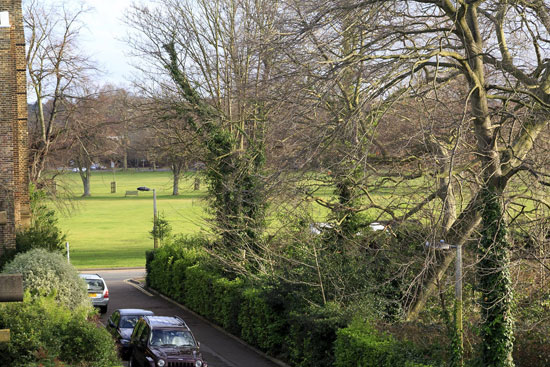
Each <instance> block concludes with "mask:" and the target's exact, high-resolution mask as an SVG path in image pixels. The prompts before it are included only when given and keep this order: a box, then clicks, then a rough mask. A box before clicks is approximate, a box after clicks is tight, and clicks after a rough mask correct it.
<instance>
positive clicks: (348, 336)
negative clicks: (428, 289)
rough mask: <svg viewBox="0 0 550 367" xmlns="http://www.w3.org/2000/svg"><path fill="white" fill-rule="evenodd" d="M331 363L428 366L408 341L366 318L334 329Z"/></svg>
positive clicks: (367, 366)
mask: <svg viewBox="0 0 550 367" xmlns="http://www.w3.org/2000/svg"><path fill="white" fill-rule="evenodd" d="M335 358H336V360H335V364H334V365H335V366H336V367H348V366H361V367H394V366H404V367H428V366H435V365H433V364H429V363H425V361H424V360H423V359H424V356H423V355H422V354H421V353H420V352H419V351H417V350H416V348H415V346H414V345H413V344H412V343H410V342H406V341H405V342H403V341H399V340H397V339H395V338H394V337H393V336H392V335H390V334H386V333H381V332H379V331H378V330H376V329H375V328H374V327H373V326H372V325H370V324H369V323H368V322H366V321H362V320H355V321H353V322H352V323H351V324H350V325H349V326H348V327H346V328H343V329H340V330H338V332H337V338H336V342H335Z"/></svg>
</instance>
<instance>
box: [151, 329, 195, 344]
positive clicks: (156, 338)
mask: <svg viewBox="0 0 550 367" xmlns="http://www.w3.org/2000/svg"><path fill="white" fill-rule="evenodd" d="M151 345H153V346H156V347H167V346H170V347H172V346H173V347H194V346H195V340H194V339H193V335H191V333H190V332H189V331H185V330H153V333H152V334H151Z"/></svg>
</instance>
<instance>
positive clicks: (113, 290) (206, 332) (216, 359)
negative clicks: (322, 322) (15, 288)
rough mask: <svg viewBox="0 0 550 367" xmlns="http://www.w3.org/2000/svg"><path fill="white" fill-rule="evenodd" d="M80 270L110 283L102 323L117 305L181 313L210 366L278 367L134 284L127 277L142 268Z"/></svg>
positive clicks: (140, 273)
mask: <svg viewBox="0 0 550 367" xmlns="http://www.w3.org/2000/svg"><path fill="white" fill-rule="evenodd" d="M82 272H83V273H94V274H95V273H97V274H99V275H101V276H102V277H103V278H104V279H105V281H106V282H107V286H108V287H109V296H110V301H109V309H108V311H107V313H106V314H105V315H103V316H102V317H101V321H102V322H103V323H104V324H105V322H106V320H107V318H108V317H109V315H110V314H111V312H113V311H114V310H115V309H118V308H144V309H147V310H151V311H153V312H154V313H155V314H156V315H166V316H174V315H176V316H180V317H181V318H183V319H184V320H185V322H186V323H187V325H189V327H190V328H191V330H192V331H193V333H194V334H195V338H196V339H197V340H198V341H199V342H200V343H201V351H202V354H203V357H204V359H205V360H206V361H207V362H208V366H209V367H277V366H280V364H277V363H275V362H274V361H272V360H270V359H268V358H266V357H265V356H263V355H262V354H261V353H258V352H257V351H255V350H253V349H252V348H250V347H248V346H246V345H245V344H243V343H242V342H240V341H238V340H236V339H235V338H233V337H231V336H229V335H227V334H226V333H225V332H223V331H221V330H219V329H218V328H216V327H214V326H213V325H211V324H210V323H208V322H207V321H205V320H203V319H201V318H200V317H197V316H196V315H194V314H192V313H191V312H188V311H186V310H185V309H183V308H182V307H180V306H178V305H176V304H174V303H172V302H170V301H168V300H166V299H164V298H162V297H160V296H157V295H155V294H152V293H149V292H147V291H145V290H143V289H141V288H140V287H139V286H137V285H135V284H133V283H132V282H130V281H129V279H139V278H142V277H144V275H145V272H144V270H143V269H121V270H94V271H82Z"/></svg>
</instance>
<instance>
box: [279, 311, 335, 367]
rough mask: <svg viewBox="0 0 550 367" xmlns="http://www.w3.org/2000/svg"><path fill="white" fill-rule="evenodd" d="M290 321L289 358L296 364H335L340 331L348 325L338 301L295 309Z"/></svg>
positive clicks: (301, 366) (302, 366)
mask: <svg viewBox="0 0 550 367" xmlns="http://www.w3.org/2000/svg"><path fill="white" fill-rule="evenodd" d="M289 324H290V330H289V332H288V336H287V341H286V345H288V348H289V349H288V351H287V353H288V356H287V357H286V358H285V359H286V360H288V361H289V362H291V364H292V365H293V366H296V367H332V366H334V342H335V341H336V332H337V330H338V329H340V328H342V327H345V326H346V324H345V318H344V316H343V315H341V312H340V310H339V307H338V306H337V305H334V304H327V305H326V306H325V307H310V309H308V310H304V311H302V312H300V313H297V312H294V313H291V314H290V320H289Z"/></svg>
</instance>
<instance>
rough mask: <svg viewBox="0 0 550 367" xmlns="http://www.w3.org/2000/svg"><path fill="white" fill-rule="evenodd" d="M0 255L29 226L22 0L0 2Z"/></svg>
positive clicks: (12, 245)
mask: <svg viewBox="0 0 550 367" xmlns="http://www.w3.org/2000/svg"><path fill="white" fill-rule="evenodd" d="M0 21H1V23H0V253H1V252H2V251H3V248H4V247H6V248H13V247H14V246H15V230H16V228H17V227H19V226H27V225H28V224H29V222H30V210H29V191H28V186H29V178H28V177H29V176H28V146H27V144H28V137H27V136H28V131H27V93H26V75H25V69H26V65H25V36H24V32H23V15H22V11H21V0H0Z"/></svg>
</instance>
